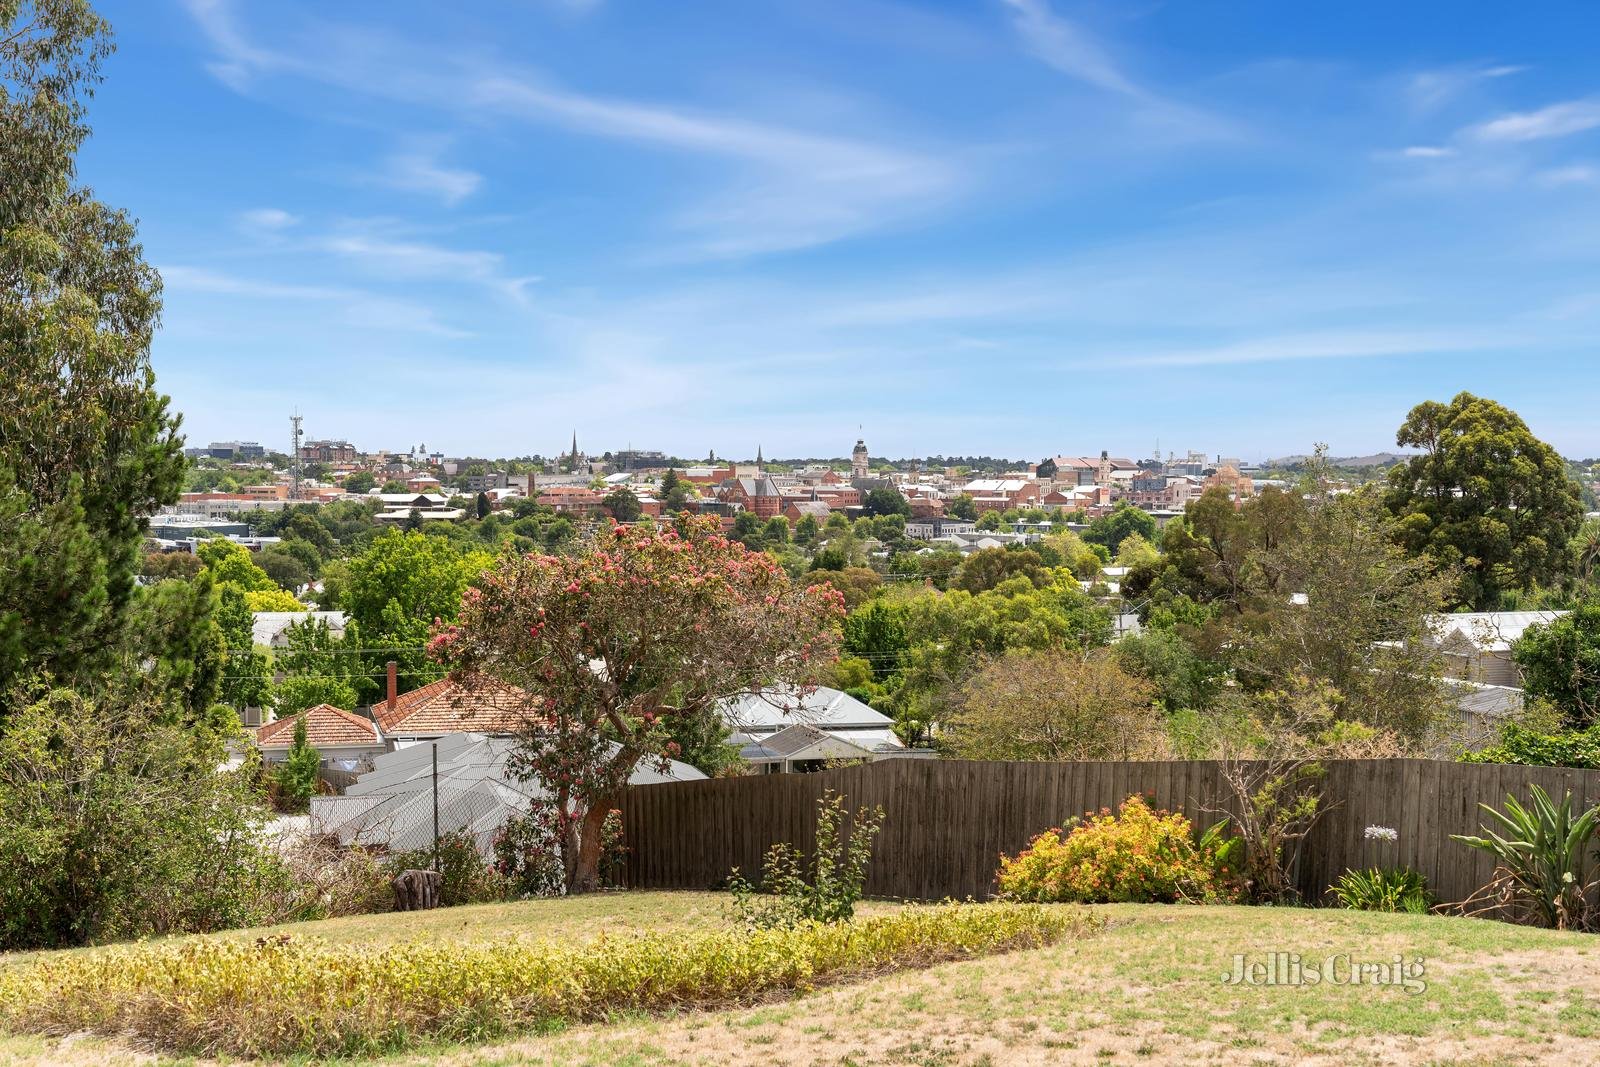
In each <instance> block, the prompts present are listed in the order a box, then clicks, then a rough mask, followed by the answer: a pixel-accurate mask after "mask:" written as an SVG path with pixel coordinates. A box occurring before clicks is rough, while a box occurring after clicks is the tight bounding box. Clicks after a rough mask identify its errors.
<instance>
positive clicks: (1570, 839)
mask: <svg viewBox="0 0 1600 1067" xmlns="http://www.w3.org/2000/svg"><path fill="white" fill-rule="evenodd" d="M1528 792H1529V796H1530V798H1531V802H1530V803H1529V805H1528V806H1527V807H1524V806H1523V805H1522V804H1520V803H1518V802H1517V798H1516V797H1514V796H1510V795H1508V796H1507V797H1506V810H1505V811H1503V812H1500V811H1496V810H1494V809H1493V808H1491V807H1490V806H1489V805H1487V804H1479V805H1478V807H1480V808H1482V809H1483V810H1484V812H1485V813H1487V814H1489V815H1492V816H1494V818H1495V820H1496V821H1497V822H1499V824H1500V826H1501V827H1502V828H1503V829H1505V830H1506V832H1507V834H1508V835H1509V836H1507V837H1501V836H1500V835H1499V834H1497V833H1495V832H1494V831H1493V830H1490V829H1488V828H1487V827H1484V828H1483V832H1484V835H1485V836H1483V837H1469V836H1466V835H1463V834H1451V835H1450V837H1451V839H1452V840H1455V841H1459V842H1461V843H1462V844H1463V845H1470V846H1471V847H1472V848H1476V849H1482V850H1483V851H1484V852H1487V853H1489V854H1490V855H1491V856H1493V857H1494V858H1495V862H1496V867H1495V873H1494V877H1493V878H1492V879H1491V880H1490V881H1489V884H1488V885H1486V886H1484V887H1483V888H1482V889H1480V890H1479V891H1478V892H1477V893H1475V894H1474V895H1473V897H1472V898H1471V899H1470V900H1468V901H1467V902H1466V910H1467V911H1468V912H1469V913H1472V914H1483V913H1494V914H1506V915H1509V916H1510V917H1512V918H1515V919H1517V920H1518V921H1521V922H1526V923H1530V924H1532V925H1535V926H1545V927H1551V928H1553V929H1557V930H1591V929H1594V928H1595V927H1596V925H1600V910H1597V908H1596V904H1595V896H1596V888H1597V880H1596V878H1595V873H1594V872H1595V867H1594V863H1593V860H1592V857H1591V852H1590V846H1591V845H1592V844H1593V842H1594V835H1595V829H1596V827H1597V826H1600V805H1596V806H1595V807H1592V808H1590V809H1589V810H1587V811H1585V812H1581V813H1580V814H1578V815H1576V816H1574V815H1573V813H1572V794H1571V792H1568V793H1566V794H1565V795H1564V796H1563V797H1562V799H1561V803H1560V804H1559V805H1558V804H1556V803H1555V802H1554V801H1552V800H1551V799H1550V795H1549V794H1548V793H1546V792H1545V791H1544V790H1543V789H1540V788H1539V787H1538V786H1536V785H1535V786H1531V787H1530V788H1529V790H1528Z"/></svg>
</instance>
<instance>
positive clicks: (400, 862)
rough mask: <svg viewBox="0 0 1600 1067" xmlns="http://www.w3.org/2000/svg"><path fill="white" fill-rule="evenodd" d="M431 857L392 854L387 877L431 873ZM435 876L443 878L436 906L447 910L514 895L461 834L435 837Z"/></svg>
mask: <svg viewBox="0 0 1600 1067" xmlns="http://www.w3.org/2000/svg"><path fill="white" fill-rule="evenodd" d="M433 856H434V852H433V849H431V848H418V849H413V850H411V851H410V852H396V853H394V854H393V855H391V856H390V857H389V865H388V866H389V875H390V877H393V876H395V875H397V874H399V873H400V872H401V871H406V870H429V871H431V870H433ZM439 873H440V874H441V875H443V876H444V885H443V887H442V888H441V889H440V891H439V903H440V904H441V905H442V906H444V907H447V908H453V907H455V906H457V905H458V904H488V903H492V902H493V901H496V900H505V899H506V898H507V897H509V896H513V895H514V891H513V890H514V886H513V883H512V881H511V879H509V878H507V877H505V876H504V875H502V874H501V873H500V872H499V871H498V870H496V869H495V868H493V867H491V866H490V865H489V864H487V863H485V862H484V860H483V856H481V855H480V854H479V853H478V846H477V843H476V842H475V841H474V840H473V837H472V835H471V834H469V833H467V832H466V831H464V830H457V831H453V832H451V833H447V834H440V835H439Z"/></svg>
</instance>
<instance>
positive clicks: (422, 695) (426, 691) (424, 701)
mask: <svg viewBox="0 0 1600 1067" xmlns="http://www.w3.org/2000/svg"><path fill="white" fill-rule="evenodd" d="M394 704H395V706H394V710H393V711H390V709H389V705H388V703H387V702H384V703H379V704H374V705H373V706H372V711H373V714H374V715H375V716H377V719H378V723H379V725H380V726H382V727H383V732H384V733H386V734H402V735H405V734H411V735H417V734H458V733H482V734H506V733H514V732H515V731H516V730H517V728H518V727H519V726H521V725H522V723H523V721H524V720H525V718H526V717H527V716H528V715H529V714H530V713H531V711H532V707H531V705H532V698H530V697H529V696H528V694H527V693H525V692H523V691H522V690H521V689H518V688H516V687H515V686H509V685H501V684H499V683H493V682H486V683H484V684H482V685H480V686H478V687H476V688H474V689H467V688H465V687H464V686H461V685H458V684H457V683H455V682H452V681H451V680H450V679H448V678H441V679H440V680H439V681H437V682H433V683H431V684H429V685H425V686H423V687H422V688H421V689H413V690H412V691H411V692H409V693H402V694H400V695H399V696H398V697H396V698H395V702H394Z"/></svg>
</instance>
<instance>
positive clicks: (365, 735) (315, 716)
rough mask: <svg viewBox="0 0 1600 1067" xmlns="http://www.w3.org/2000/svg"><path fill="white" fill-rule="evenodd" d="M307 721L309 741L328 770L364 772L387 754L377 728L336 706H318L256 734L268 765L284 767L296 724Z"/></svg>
mask: <svg viewBox="0 0 1600 1067" xmlns="http://www.w3.org/2000/svg"><path fill="white" fill-rule="evenodd" d="M302 717H304V719H305V722H306V740H307V741H308V742H310V743H311V746H312V747H313V748H315V749H316V750H317V754H318V755H319V756H321V757H322V765H323V766H324V767H333V768H337V769H339V770H344V771H354V770H361V769H363V768H365V767H369V766H371V765H372V762H373V760H375V759H376V758H377V757H378V756H381V755H382V754H383V753H384V752H385V751H386V748H385V745H384V742H383V735H382V734H380V733H379V732H378V727H377V724H376V723H374V722H373V721H372V720H371V719H367V718H363V717H362V716H360V715H357V714H355V713H354V712H349V711H344V710H342V709H340V708H336V707H334V706H333V705H332V704H318V705H317V706H316V707H314V708H307V709H306V710H305V711H303V712H301V713H300V714H299V715H290V716H287V717H285V718H282V719H274V720H272V721H271V722H269V723H267V724H266V725H265V726H258V727H256V729H255V730H254V731H253V736H254V739H255V743H256V747H257V748H259V749H260V750H261V758H262V761H263V762H266V763H282V762H283V761H284V760H285V759H286V758H287V757H288V754H289V746H290V745H292V744H293V743H294V731H295V723H296V722H297V721H298V720H299V719H300V718H302Z"/></svg>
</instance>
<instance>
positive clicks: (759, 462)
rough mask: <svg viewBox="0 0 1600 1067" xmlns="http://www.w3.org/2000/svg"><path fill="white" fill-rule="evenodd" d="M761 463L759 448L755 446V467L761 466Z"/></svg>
mask: <svg viewBox="0 0 1600 1067" xmlns="http://www.w3.org/2000/svg"><path fill="white" fill-rule="evenodd" d="M763 462H764V461H763V460H762V458H761V446H760V445H756V466H758V467H759V466H761V464H762V463H763Z"/></svg>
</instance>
